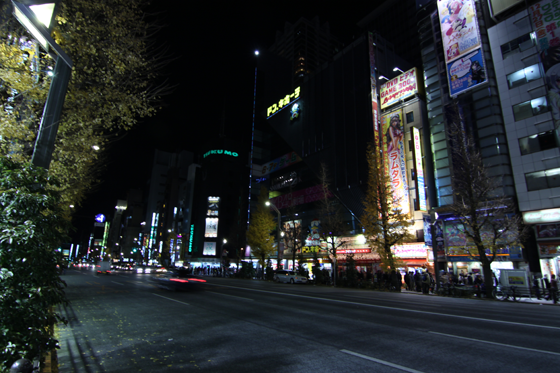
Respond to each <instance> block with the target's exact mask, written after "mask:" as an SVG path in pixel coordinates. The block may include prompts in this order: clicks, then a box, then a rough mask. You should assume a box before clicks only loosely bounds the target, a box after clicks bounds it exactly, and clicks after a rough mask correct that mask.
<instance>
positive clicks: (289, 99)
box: [266, 87, 300, 119]
mask: <svg viewBox="0 0 560 373" xmlns="http://www.w3.org/2000/svg"><path fill="white" fill-rule="evenodd" d="M299 92H300V87H297V88H296V89H295V90H294V92H293V93H291V94H289V95H286V96H284V97H282V98H281V99H280V101H278V103H275V104H272V105H271V106H269V107H268V109H267V110H266V119H268V118H270V117H271V116H273V115H275V114H277V113H279V112H280V111H281V110H282V109H285V108H286V107H287V106H288V105H290V104H291V103H293V102H296V101H297V100H299Z"/></svg>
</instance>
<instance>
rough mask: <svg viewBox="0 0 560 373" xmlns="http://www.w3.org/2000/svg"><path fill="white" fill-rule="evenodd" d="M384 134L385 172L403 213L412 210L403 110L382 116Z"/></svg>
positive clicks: (394, 197) (394, 198)
mask: <svg viewBox="0 0 560 373" xmlns="http://www.w3.org/2000/svg"><path fill="white" fill-rule="evenodd" d="M381 123H382V130H383V133H384V134H385V136H383V138H382V139H383V147H382V149H383V161H384V162H385V172H386V173H387V175H388V176H389V180H390V181H391V187H392V190H393V200H394V202H395V204H397V205H398V206H399V208H400V209H401V212H402V213H403V214H408V213H409V212H410V206H409V204H410V202H409V197H408V183H407V181H406V159H405V149H404V128H403V124H402V110H400V109H399V110H396V111H393V112H390V113H389V114H387V115H384V116H383V117H381Z"/></svg>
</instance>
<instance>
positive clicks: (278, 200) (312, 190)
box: [270, 185, 332, 209]
mask: <svg viewBox="0 0 560 373" xmlns="http://www.w3.org/2000/svg"><path fill="white" fill-rule="evenodd" d="M327 197H328V198H331V197H332V193H331V192H329V194H328V196H327ZM322 198H323V187H322V185H315V186H312V187H309V188H306V189H303V190H298V191H295V192H292V193H287V194H284V195H281V196H279V197H275V198H272V199H271V200H270V203H272V204H274V206H276V207H277V208H278V209H283V208H286V207H291V206H298V205H303V204H304V203H310V202H316V201H319V200H320V199H322Z"/></svg>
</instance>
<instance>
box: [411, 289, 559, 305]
mask: <svg viewBox="0 0 560 373" xmlns="http://www.w3.org/2000/svg"><path fill="white" fill-rule="evenodd" d="M401 293H407V294H415V295H424V296H426V295H427V296H432V297H439V296H441V295H437V294H433V293H430V294H422V292H416V291H411V290H405V289H402V290H401ZM444 297H446V298H458V299H460V298H463V299H480V298H478V297H453V296H444ZM482 299H483V300H491V301H496V300H495V299H487V298H482ZM498 302H513V299H512V298H509V299H507V300H504V301H499V300H498ZM515 302H518V303H532V304H539V305H549V306H554V305H555V304H554V303H553V302H552V300H546V299H544V298H541V299H537V298H536V297H532V298H527V297H517V298H516V300H515ZM558 305H560V303H558V304H556V306H558Z"/></svg>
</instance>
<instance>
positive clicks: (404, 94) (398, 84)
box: [379, 67, 419, 109]
mask: <svg viewBox="0 0 560 373" xmlns="http://www.w3.org/2000/svg"><path fill="white" fill-rule="evenodd" d="M417 75H418V70H417V69H416V68H415V67H413V68H412V69H410V70H408V71H405V72H404V73H403V74H401V75H399V76H397V77H396V78H393V79H391V80H389V81H387V82H385V84H382V85H381V88H380V90H379V96H380V98H381V109H385V108H387V107H389V106H391V105H394V104H398V103H399V102H400V101H402V100H404V99H406V98H408V97H413V96H414V95H415V94H416V93H418V88H419V87H418V76H417Z"/></svg>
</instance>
